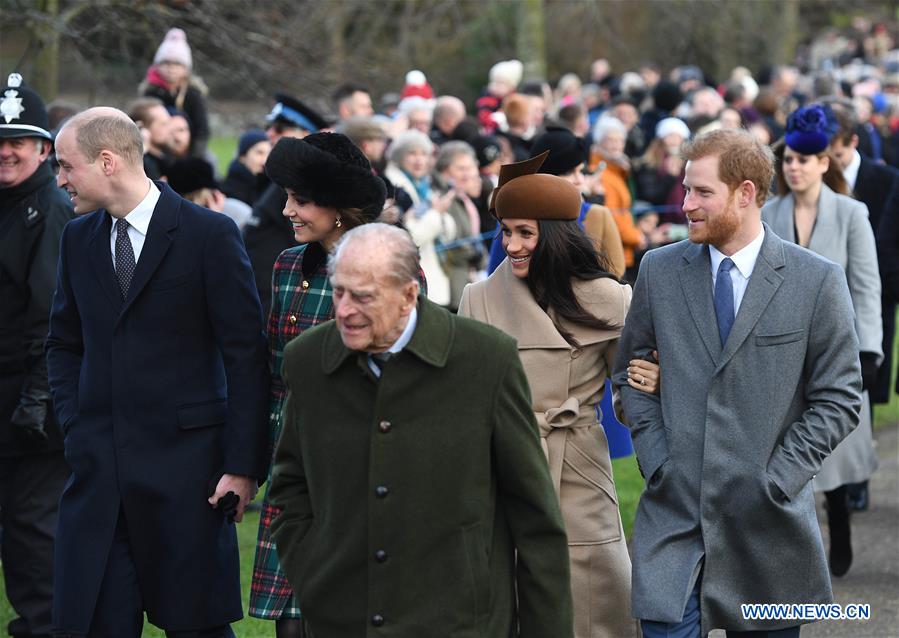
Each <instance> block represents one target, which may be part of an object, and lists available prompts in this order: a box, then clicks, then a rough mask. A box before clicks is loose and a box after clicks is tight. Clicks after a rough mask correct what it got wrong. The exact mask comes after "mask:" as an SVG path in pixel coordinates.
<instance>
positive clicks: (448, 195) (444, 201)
mask: <svg viewBox="0 0 899 638" xmlns="http://www.w3.org/2000/svg"><path fill="white" fill-rule="evenodd" d="M455 197H456V189H455V188H451V189H449V190H448V191H446V192H445V193H444V194H443V195H434V196H432V197H431V208H433V209H434V210H436V211H437V212H438V213H445V212H447V211H448V210H449V207H450V205H451V204H452V203H453V199H455Z"/></svg>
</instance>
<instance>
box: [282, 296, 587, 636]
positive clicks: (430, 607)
mask: <svg viewBox="0 0 899 638" xmlns="http://www.w3.org/2000/svg"><path fill="white" fill-rule="evenodd" d="M367 361H368V360H367V355H366V354H365V353H359V352H353V351H351V350H348V349H347V348H346V347H345V346H344V345H343V342H342V341H341V338H340V334H339V333H338V331H337V328H336V327H335V324H334V322H333V321H329V322H327V323H324V324H321V325H319V326H316V327H315V328H313V329H311V330H307V331H306V332H305V333H303V334H302V335H300V336H299V337H297V338H296V339H294V340H293V341H291V342H290V343H289V344H288V346H287V348H286V349H285V353H284V367H283V372H284V378H285V381H286V384H287V388H288V395H287V403H286V405H285V408H284V417H283V422H284V430H283V433H282V435H281V441H280V443H279V444H278V448H277V452H276V454H275V466H274V472H273V477H272V485H271V491H270V493H269V495H270V497H271V500H272V503H273V504H275V505H276V506H278V507H281V508H283V512H282V513H281V514H280V515H279V516H278V517H277V518H275V520H274V522H273V523H272V533H273V535H274V538H275V542H276V544H277V547H278V555H279V556H280V558H281V564H282V565H283V567H284V573H285V574H287V578H288V579H289V580H290V583H291V585H293V587H294V591H295V592H296V595H297V600H298V601H299V604H300V609H301V610H302V612H303V615H304V617H305V618H306V621H307V622H308V623H309V627H310V629H311V631H312V635H313V636H316V637H323V638H360V637H362V636H369V637H372V638H373V637H375V636H379V637H382V638H409V637H412V636H442V637H446V638H504V637H507V636H509V637H511V636H516V637H519V638H550V637H552V638H571V637H572V635H573V627H572V609H571V586H570V580H569V569H568V547H567V539H566V536H565V528H564V525H563V522H562V514H561V512H560V511H559V505H558V503H557V501H556V495H555V492H554V491H553V487H552V481H551V479H550V473H549V467H548V465H547V463H546V459H545V457H544V455H543V450H542V448H541V446H540V437H539V433H538V430H537V423H536V420H535V418H534V413H533V412H532V411H531V397H530V393H529V391H528V385H527V380H526V378H525V375H524V370H523V369H522V367H521V361H520V360H519V358H518V349H517V348H516V347H515V342H514V340H513V339H512V338H511V337H509V336H507V335H504V334H503V333H501V332H500V331H499V330H497V329H495V328H492V327H490V326H487V325H484V324H482V323H480V322H477V321H473V320H471V319H464V318H461V317H456V316H454V315H451V314H450V313H449V312H447V311H446V310H444V309H443V308H440V307H439V306H437V305H436V304H434V303H432V302H430V301H428V300H427V299H425V298H424V297H419V303H418V322H417V324H416V326H415V331H414V333H413V335H412V339H411V340H410V341H409V343H408V345H407V346H406V347H405V348H404V349H403V350H402V351H401V352H399V353H398V354H396V355H395V356H394V357H393V358H392V359H390V361H388V362H387V363H386V364H384V366H383V368H382V374H381V377H380V379H377V378H375V377H374V375H373V374H372V372H371V370H370V368H369V366H368V363H367Z"/></svg>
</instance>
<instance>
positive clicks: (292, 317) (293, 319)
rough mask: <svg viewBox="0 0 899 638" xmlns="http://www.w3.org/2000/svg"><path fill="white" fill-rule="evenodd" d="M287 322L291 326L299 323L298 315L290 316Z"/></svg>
mask: <svg viewBox="0 0 899 638" xmlns="http://www.w3.org/2000/svg"><path fill="white" fill-rule="evenodd" d="M287 320H288V321H289V322H290V323H291V325H295V324H296V322H297V316H296V315H290V316H289V317H288V318H287Z"/></svg>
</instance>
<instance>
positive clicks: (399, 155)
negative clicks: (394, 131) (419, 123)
mask: <svg viewBox="0 0 899 638" xmlns="http://www.w3.org/2000/svg"><path fill="white" fill-rule="evenodd" d="M418 149H422V150H424V151H425V152H426V153H427V154H428V155H430V154H431V153H433V152H434V143H433V142H432V141H431V138H429V137H428V136H427V135H425V134H424V133H422V132H421V131H418V130H416V129H410V130H408V131H404V132H403V133H400V134H399V135H397V136H396V139H395V140H393V144H391V145H390V149H389V150H388V151H387V159H389V160H390V161H391V162H393V163H394V164H396V165H399V164H401V163H402V161H403V159H404V158H405V157H406V155H408V154H409V153H411V152H412V151H414V150H418Z"/></svg>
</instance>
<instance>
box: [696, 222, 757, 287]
mask: <svg viewBox="0 0 899 638" xmlns="http://www.w3.org/2000/svg"><path fill="white" fill-rule="evenodd" d="M763 241H765V227H764V226H762V231H761V232H760V233H759V234H758V237H756V238H755V239H753V240H752V241H751V242H749V243H748V244H746V245H745V246H743V247H742V248H741V249H740V250H738V251H737V252H735V253H734V254H733V255H730V259H731V261H733V262H734V266H736V267H737V270H739V271H740V274H741V275H743V278H744V279H749V276H750V275H751V274H752V270H753V268H755V262H756V260H757V259H758V258H759V253H760V252H761V250H762V242H763ZM709 257H711V259H712V274H713V275H714V274H716V273H717V272H718V266H720V265H721V262H722V261H724V259H725V257H727V255H725V254H724V253H722V252H721V251H720V250H718V249H717V248H715V247H714V246H712V245H711V244H709Z"/></svg>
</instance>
